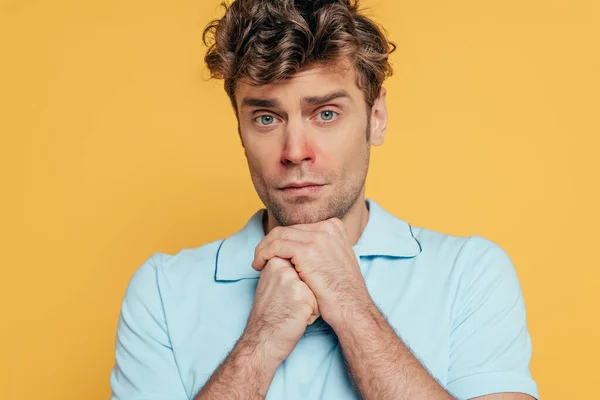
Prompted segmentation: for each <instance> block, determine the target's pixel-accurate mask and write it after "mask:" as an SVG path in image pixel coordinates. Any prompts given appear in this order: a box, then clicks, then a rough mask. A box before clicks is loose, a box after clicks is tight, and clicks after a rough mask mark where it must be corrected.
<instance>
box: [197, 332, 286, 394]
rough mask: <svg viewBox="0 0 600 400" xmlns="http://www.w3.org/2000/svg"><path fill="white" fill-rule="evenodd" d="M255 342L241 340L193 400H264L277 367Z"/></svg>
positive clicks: (244, 338)
mask: <svg viewBox="0 0 600 400" xmlns="http://www.w3.org/2000/svg"><path fill="white" fill-rule="evenodd" d="M262 348H263V347H261V346H260V345H259V344H258V342H257V341H256V340H253V339H249V338H246V337H244V336H242V338H240V340H239V341H238V343H237V344H236V345H235V347H234V348H233V350H232V351H231V353H230V354H229V356H228V357H227V358H226V359H225V361H223V363H222V364H221V365H220V366H219V368H217V370H216V371H215V372H214V374H213V375H212V377H211V378H210V379H209V380H208V382H207V383H206V385H204V387H203V388H202V390H201V392H200V393H198V395H197V396H196V397H195V398H194V400H208V399H264V398H265V396H266V395H267V391H268V390H269V386H270V385H271V381H272V380H273V376H275V372H276V371H277V368H278V367H279V362H277V361H274V360H270V359H269V358H268V357H267V356H266V355H265V354H264V351H261V349H262Z"/></svg>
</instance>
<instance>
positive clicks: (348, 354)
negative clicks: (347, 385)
mask: <svg viewBox="0 0 600 400" xmlns="http://www.w3.org/2000/svg"><path fill="white" fill-rule="evenodd" d="M347 320H349V321H352V323H351V324H348V325H347V326H345V327H339V328H336V327H334V330H336V333H337V335H338V339H339V341H340V344H341V346H342V350H343V352H344V357H345V359H346V364H347V366H348V369H349V372H350V375H351V377H352V378H353V380H354V384H355V386H356V388H357V389H358V391H359V392H360V393H361V395H362V398H363V399H392V398H393V399H399V400H400V399H453V397H452V396H451V395H450V394H448V392H446V391H445V390H444V389H443V388H442V386H441V385H440V384H439V383H438V382H437V381H436V380H435V379H434V378H433V377H432V376H431V375H430V374H429V373H428V372H427V370H426V369H425V368H424V367H423V366H422V365H421V363H419V361H418V360H417V359H416V357H415V356H414V355H413V354H412V353H411V351H410V350H409V349H408V347H406V346H405V345H404V343H403V342H402V340H400V338H399V337H398V336H397V335H396V333H395V332H394V330H393V329H392V327H390V326H389V324H388V323H387V321H386V320H385V318H384V317H383V315H381V313H380V312H379V310H378V309H377V307H376V306H375V305H374V304H370V305H369V306H368V307H366V308H365V309H363V310H361V311H358V312H355V313H354V314H352V315H351V316H348V318H347Z"/></svg>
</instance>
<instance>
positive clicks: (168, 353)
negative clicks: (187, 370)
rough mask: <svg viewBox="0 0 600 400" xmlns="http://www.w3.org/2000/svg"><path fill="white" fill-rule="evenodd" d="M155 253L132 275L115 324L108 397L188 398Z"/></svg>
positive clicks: (126, 399)
mask: <svg viewBox="0 0 600 400" xmlns="http://www.w3.org/2000/svg"><path fill="white" fill-rule="evenodd" d="M158 255H159V254H158V253H157V254H155V255H154V256H153V257H151V258H150V259H148V260H147V261H146V262H145V263H144V264H143V265H142V266H141V267H140V268H139V269H138V270H137V271H136V272H135V274H134V275H133V277H132V278H131V281H130V282H129V285H128V287H127V291H126V293H125V297H124V299H123V304H122V308H121V315H120V317H119V322H118V327H117V340H116V352H115V353H116V354H115V356H116V363H115V366H114V368H113V370H112V373H111V376H110V386H111V389H112V394H111V397H110V398H111V400H142V399H144V400H166V399H169V400H178V399H186V400H187V399H189V397H188V395H187V394H186V391H185V388H184V386H183V384H182V381H181V378H180V376H179V371H178V369H177V365H176V362H175V357H174V354H173V349H172V348H171V343H170V340H169V334H168V331H167V325H166V321H165V315H164V312H163V307H162V302H161V298H160V291H159V287H158V284H157V274H156V265H155V259H156V258H157V256H158Z"/></svg>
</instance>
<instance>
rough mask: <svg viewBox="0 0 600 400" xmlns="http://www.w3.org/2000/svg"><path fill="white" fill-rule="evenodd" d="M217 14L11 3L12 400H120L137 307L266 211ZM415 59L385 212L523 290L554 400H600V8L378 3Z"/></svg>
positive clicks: (393, 127) (177, 8) (2, 5)
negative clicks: (223, 62)
mask: <svg viewBox="0 0 600 400" xmlns="http://www.w3.org/2000/svg"><path fill="white" fill-rule="evenodd" d="M218 3H219V2H218V0H211V1H201V0H196V1H189V0H178V1H155V0H154V1H148V0H145V1H140V0H135V1H134V0H130V1H122V0H106V1H73V0H55V1H51V2H50V1H45V2H42V1H34V0H29V1H26V0H13V1H1V2H0V43H1V47H0V117H1V118H0V132H1V143H0V152H1V154H0V170H1V174H2V176H1V182H2V192H1V193H2V196H1V197H0V198H1V200H0V201H1V202H2V203H1V207H0V210H1V211H0V212H1V215H0V224H1V227H2V228H1V231H0V232H1V235H2V236H1V238H0V239H1V240H0V243H1V246H2V251H1V255H2V263H1V274H0V307H1V308H2V310H1V317H0V346H1V347H0V351H1V356H0V363H1V365H0V397H2V398H5V399H34V398H45V399H78V400H79V399H88V400H91V399H106V398H108V396H109V381H108V379H109V374H110V370H111V367H112V365H113V355H114V340H115V329H116V323H117V319H118V315H119V308H120V302H121V299H122V296H123V294H124V291H125V288H126V285H127V283H128V281H129V278H130V277H131V275H132V273H133V272H134V270H135V269H136V268H137V267H138V266H139V265H140V264H141V263H142V262H143V261H144V260H145V259H146V258H147V257H149V256H150V255H151V254H152V253H153V252H155V251H165V252H176V251H178V250H179V249H181V248H183V247H195V246H199V245H201V244H203V243H205V242H208V241H212V240H215V239H217V238H222V237H225V236H227V235H229V234H231V233H233V232H234V231H235V230H237V229H238V228H240V227H241V226H242V225H243V223H244V222H245V221H246V219H247V218H248V217H249V216H250V215H251V214H252V213H253V212H254V211H255V210H256V209H257V207H259V206H260V203H259V201H258V198H257V196H256V195H255V193H254V190H253V187H252V185H251V182H250V179H249V175H248V172H247V167H246V165H245V160H244V158H243V153H242V149H241V146H240V144H239V140H238V137H237V133H236V131H235V120H234V116H233V114H232V112H231V110H230V106H229V102H228V99H227V98H226V96H225V93H224V91H223V89H222V86H221V82H213V81H206V80H205V78H206V76H207V73H206V71H205V70H204V69H203V64H202V57H203V52H204V49H203V46H202V45H201V40H200V36H201V31H202V28H203V27H204V25H205V24H206V23H207V22H208V20H209V19H210V18H212V17H215V16H217V15H219V13H220V11H219V7H218ZM364 4H365V5H366V6H369V7H370V8H371V15H373V16H375V18H376V19H377V20H379V21H380V22H382V23H383V24H384V26H386V28H387V30H388V32H389V35H390V37H391V38H392V39H393V40H395V42H396V44H397V45H398V51H397V52H396V53H395V54H394V56H393V62H394V66H395V76H394V77H393V78H392V79H390V80H389V81H387V83H386V87H387V88H388V91H389V110H390V117H391V120H390V124H389V130H388V137H387V140H386V144H385V145H384V146H383V147H381V148H377V149H375V150H374V153H373V160H372V168H371V172H370V177H369V179H368V189H367V194H368V196H370V197H373V198H375V199H377V200H378V201H379V202H380V203H381V204H382V205H383V206H384V207H386V208H387V209H389V210H390V211H392V212H393V213H395V214H396V215H398V216H400V217H402V218H404V219H406V220H408V221H410V222H411V223H412V224H414V225H417V226H426V227H429V228H432V229H437V230H441V231H444V232H448V233H454V234H480V235H483V236H485V237H487V238H489V239H491V240H494V241H496V242H497V243H499V244H500V245H501V246H503V247H504V248H505V249H506V250H507V251H508V252H509V254H510V255H511V256H512V258H513V261H514V263H515V266H516V268H517V271H518V274H519V276H520V279H521V283H522V286H523V291H524V295H525V301H526V305H527V309H528V318H529V329H530V332H531V335H532V339H533V351H534V356H533V360H532V371H533V375H534V377H535V379H536V380H537V382H538V384H539V387H540V392H541V395H542V398H543V399H545V400H553V399H599V398H600V386H599V385H598V373H599V372H600V370H599V368H598V365H599V359H600V346H599V343H598V342H599V340H600V329H599V327H598V324H599V323H598V317H599V313H600V312H599V309H600V294H599V293H600V268H598V267H599V266H600V262H599V261H598V256H597V253H596V251H597V250H598V248H599V247H600V246H599V244H598V239H599V237H598V236H599V235H598V230H599V229H600V218H599V213H598V207H599V206H600V196H599V194H598V192H599V186H600V183H599V181H600V178H599V175H600V174H599V173H600V164H599V161H598V158H599V156H598V152H599V150H600V146H599V143H600V142H599V139H598V137H599V135H600V123H599V111H600V104H599V103H600V102H599V97H600V94H599V93H600V79H599V74H600V56H599V54H600V50H599V39H600V29H599V26H600V18H599V11H600V7H599V4H600V2H598V1H597V0H589V1H585V0H570V1H569V0H562V1H542V0H531V1H518V0H508V1H494V2H488V1H480V0H468V1H454V2H450V1H443V0H433V1H427V2H423V1H391V0H389V1H384V0H372V1H367V2H365V3H364Z"/></svg>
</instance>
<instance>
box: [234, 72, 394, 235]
mask: <svg viewBox="0 0 600 400" xmlns="http://www.w3.org/2000/svg"><path fill="white" fill-rule="evenodd" d="M334 67H336V68H332V66H329V67H326V66H318V67H314V68H310V69H306V70H303V71H300V72H298V73H297V74H295V75H293V76H292V77H291V78H289V79H286V80H285V81H283V82H279V83H273V84H268V85H263V86H252V85H250V84H248V83H246V82H244V81H243V80H242V81H239V82H238V83H237V86H236V90H235V92H236V103H237V109H238V118H239V128H240V135H241V139H242V141H243V144H244V148H245V154H246V159H247V160H248V167H249V169H250V175H251V177H252V182H253V184H254V187H255V188H256V192H257V193H258V196H259V197H260V199H261V200H262V202H263V203H264V204H265V206H266V208H267V210H268V211H269V212H270V214H271V215H272V216H273V217H274V218H275V219H276V220H277V222H278V224H280V225H284V226H287V225H294V224H303V223H314V222H318V221H323V220H326V219H329V218H333V217H337V218H340V219H343V218H344V216H345V215H346V214H347V213H348V211H349V210H350V209H351V208H352V206H353V205H354V204H356V202H357V201H358V200H359V199H360V200H361V201H362V200H363V199H364V183H365V179H366V176H367V170H368V166H369V154H370V145H371V144H380V143H381V142H382V141H383V132H384V131H385V125H386V123H387V114H386V112H385V91H384V90H383V91H382V94H381V95H380V97H379V98H378V99H377V101H376V104H375V105H374V107H373V109H372V110H371V113H370V114H368V111H367V106H366V103H365V100H364V95H363V92H362V90H361V89H360V88H359V87H358V86H357V85H356V78H355V73H354V68H348V67H345V68H340V66H339V65H337V66H334ZM369 117H370V118H369ZM371 119H374V121H370V120H371ZM383 119H385V121H383ZM370 122H371V123H370ZM374 124H375V125H376V126H375V127H374V126H373V125H374Z"/></svg>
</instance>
